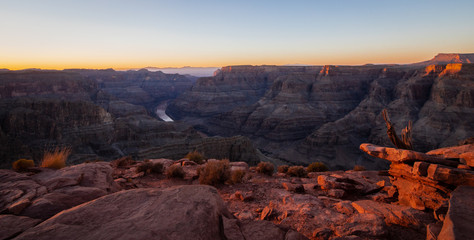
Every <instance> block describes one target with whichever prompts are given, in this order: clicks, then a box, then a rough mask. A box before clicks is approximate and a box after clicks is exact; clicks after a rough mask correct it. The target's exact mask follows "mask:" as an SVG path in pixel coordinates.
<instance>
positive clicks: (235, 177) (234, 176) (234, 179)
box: [230, 169, 245, 184]
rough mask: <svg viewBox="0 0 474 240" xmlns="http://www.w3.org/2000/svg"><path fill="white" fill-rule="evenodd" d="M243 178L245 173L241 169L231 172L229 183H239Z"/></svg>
mask: <svg viewBox="0 0 474 240" xmlns="http://www.w3.org/2000/svg"><path fill="white" fill-rule="evenodd" d="M244 176H245V171H244V170H241V169H237V170H235V171H232V173H231V174H230V181H231V183H234V184H235V183H241V182H242V180H243V179H244Z"/></svg>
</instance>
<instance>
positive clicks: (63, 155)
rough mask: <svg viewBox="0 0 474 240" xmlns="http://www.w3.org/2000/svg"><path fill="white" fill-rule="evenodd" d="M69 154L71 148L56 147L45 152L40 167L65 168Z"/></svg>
mask: <svg viewBox="0 0 474 240" xmlns="http://www.w3.org/2000/svg"><path fill="white" fill-rule="evenodd" d="M70 154H71V148H69V147H56V148H55V149H54V150H47V151H45V152H44V155H43V159H42V160H41V167H43V168H52V169H61V168H63V167H65V166H66V160H67V158H68V157H69V155H70Z"/></svg>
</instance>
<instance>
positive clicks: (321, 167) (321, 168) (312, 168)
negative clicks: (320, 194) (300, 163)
mask: <svg viewBox="0 0 474 240" xmlns="http://www.w3.org/2000/svg"><path fill="white" fill-rule="evenodd" d="M307 170H308V172H326V171H327V170H328V167H327V166H326V164H324V163H322V162H314V163H311V164H310V165H309V166H308V168H307Z"/></svg>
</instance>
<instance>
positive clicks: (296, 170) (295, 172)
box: [286, 166, 308, 177]
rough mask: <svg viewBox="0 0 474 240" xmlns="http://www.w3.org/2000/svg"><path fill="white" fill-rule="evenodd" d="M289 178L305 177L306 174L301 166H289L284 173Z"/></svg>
mask: <svg viewBox="0 0 474 240" xmlns="http://www.w3.org/2000/svg"><path fill="white" fill-rule="evenodd" d="M286 174H288V175H289V176H291V177H306V176H307V175H308V173H307V172H306V169H305V168H304V167H303V166H291V167H289V168H288V171H287V172H286Z"/></svg>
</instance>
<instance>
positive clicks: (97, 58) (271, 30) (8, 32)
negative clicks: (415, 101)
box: [0, 0, 474, 69]
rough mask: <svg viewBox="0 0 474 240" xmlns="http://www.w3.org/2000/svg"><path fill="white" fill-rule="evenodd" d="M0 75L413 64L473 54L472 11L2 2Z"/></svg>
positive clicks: (408, 5)
mask: <svg viewBox="0 0 474 240" xmlns="http://www.w3.org/2000/svg"><path fill="white" fill-rule="evenodd" d="M0 6H1V7H0V32H1V33H2V34H1V37H0V68H11V69H18V68H27V67H41V68H59V69H62V68H69V67H89V68H105V67H113V68H127V67H145V66H157V67H179V66H224V65H237V64H254V65H259V64H295V63H300V64H317V65H322V64H365V63H409V62H417V61H422V60H427V59H429V58H431V57H433V56H434V55H435V54H436V53H439V52H474V41H473V39H474V26H473V24H474V14H472V13H473V12H474V1H424V0H419V1H396V2H395V1H382V0H377V1H375V0H374V1H355V0H352V1H343V0H341V1H232V2H231V1H210V0H208V1H180V0H174V1H130V0H129V1H68V0H63V1H53V0H44V1H23V0H15V1H0Z"/></svg>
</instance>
